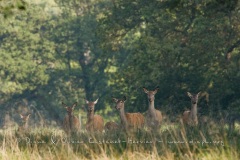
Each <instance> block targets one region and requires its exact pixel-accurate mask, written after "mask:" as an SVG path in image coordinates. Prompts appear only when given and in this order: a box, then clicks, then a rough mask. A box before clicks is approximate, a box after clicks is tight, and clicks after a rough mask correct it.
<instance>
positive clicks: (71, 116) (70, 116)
mask: <svg viewBox="0 0 240 160" xmlns="http://www.w3.org/2000/svg"><path fill="white" fill-rule="evenodd" d="M73 117H74V116H73V114H72V113H68V118H69V127H70V129H72V126H73Z"/></svg>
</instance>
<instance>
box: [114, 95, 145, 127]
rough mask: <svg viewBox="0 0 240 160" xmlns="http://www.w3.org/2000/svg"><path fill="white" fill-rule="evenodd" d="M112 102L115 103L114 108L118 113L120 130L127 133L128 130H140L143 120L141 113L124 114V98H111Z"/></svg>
mask: <svg viewBox="0 0 240 160" xmlns="http://www.w3.org/2000/svg"><path fill="white" fill-rule="evenodd" d="M113 101H114V102H115V103H116V107H115V108H116V109H117V110H119V113H120V118H121V125H122V126H121V128H122V129H124V130H125V131H129V130H130V129H140V128H143V127H144V122H145V119H144V116H143V115H142V114H141V113H125V111H124V103H125V101H126V97H125V96H124V97H123V99H116V98H113Z"/></svg>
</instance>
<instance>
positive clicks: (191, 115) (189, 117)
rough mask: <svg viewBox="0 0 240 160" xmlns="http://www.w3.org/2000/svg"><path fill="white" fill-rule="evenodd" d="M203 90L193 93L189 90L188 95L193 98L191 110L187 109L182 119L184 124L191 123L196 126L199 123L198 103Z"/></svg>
mask: <svg viewBox="0 0 240 160" xmlns="http://www.w3.org/2000/svg"><path fill="white" fill-rule="evenodd" d="M200 93H201V92H198V93H197V94H191V93H190V92H187V95H188V96H189V97H190V99H191V105H192V106H191V110H190V111H189V110H187V111H184V112H183V116H182V120H183V123H184V124H187V125H190V126H196V125H198V117H197V103H198V97H199V95H200Z"/></svg>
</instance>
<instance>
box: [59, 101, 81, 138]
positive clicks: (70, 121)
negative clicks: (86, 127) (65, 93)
mask: <svg viewBox="0 0 240 160" xmlns="http://www.w3.org/2000/svg"><path fill="white" fill-rule="evenodd" d="M62 105H63V106H64V107H65V108H66V110H67V115H66V116H65V117H64V120H63V129H64V131H65V132H66V133H67V134H70V133H74V132H79V131H80V128H81V125H80V122H79V119H78V118H77V117H76V116H74V114H73V110H74V108H75V107H76V106H77V103H74V104H73V105H72V106H71V107H69V106H67V105H66V104H64V103H63V102H62Z"/></svg>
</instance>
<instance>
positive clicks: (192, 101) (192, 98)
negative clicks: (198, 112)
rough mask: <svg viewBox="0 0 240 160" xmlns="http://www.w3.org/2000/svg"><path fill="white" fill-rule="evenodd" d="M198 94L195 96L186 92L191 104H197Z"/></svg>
mask: <svg viewBox="0 0 240 160" xmlns="http://www.w3.org/2000/svg"><path fill="white" fill-rule="evenodd" d="M200 93H201V92H198V93H197V94H191V93H190V92H187V94H188V96H189V97H190V98H191V103H192V104H197V102H198V97H199V95H200Z"/></svg>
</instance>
